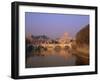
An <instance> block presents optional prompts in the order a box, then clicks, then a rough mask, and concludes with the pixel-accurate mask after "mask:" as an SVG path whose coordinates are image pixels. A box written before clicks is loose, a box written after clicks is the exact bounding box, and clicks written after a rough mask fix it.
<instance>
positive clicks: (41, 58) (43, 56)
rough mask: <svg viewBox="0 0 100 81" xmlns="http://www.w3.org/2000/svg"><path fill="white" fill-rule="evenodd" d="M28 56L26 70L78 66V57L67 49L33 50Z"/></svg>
mask: <svg viewBox="0 0 100 81" xmlns="http://www.w3.org/2000/svg"><path fill="white" fill-rule="evenodd" d="M27 55H28V56H26V68H31V67H32V68H34V67H55V66H74V65H76V57H75V56H74V55H72V53H71V52H70V50H66V49H57V50H55V49H49V50H40V51H39V50H38V51H36V50H35V51H34V50H33V51H31V52H30V53H28V54H27Z"/></svg>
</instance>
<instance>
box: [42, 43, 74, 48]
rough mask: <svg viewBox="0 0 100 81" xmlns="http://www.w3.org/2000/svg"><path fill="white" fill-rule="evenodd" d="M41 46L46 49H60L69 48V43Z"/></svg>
mask: <svg viewBox="0 0 100 81" xmlns="http://www.w3.org/2000/svg"><path fill="white" fill-rule="evenodd" d="M41 46H43V47H46V48H56V47H61V48H65V47H68V48H71V47H72V46H71V43H69V44H41Z"/></svg>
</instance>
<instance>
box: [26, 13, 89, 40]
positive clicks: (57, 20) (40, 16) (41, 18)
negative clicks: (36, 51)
mask: <svg viewBox="0 0 100 81" xmlns="http://www.w3.org/2000/svg"><path fill="white" fill-rule="evenodd" d="M87 24H89V16H88V15H73V14H50V13H34V12H25V32H26V34H29V33H31V34H33V35H35V36H38V35H46V36H48V37H50V38H53V39H54V38H59V37H61V36H62V35H63V33H65V32H67V33H69V36H71V37H74V36H75V34H76V33H77V32H78V31H79V30H80V29H82V28H83V27H84V26H86V25H87Z"/></svg>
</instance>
